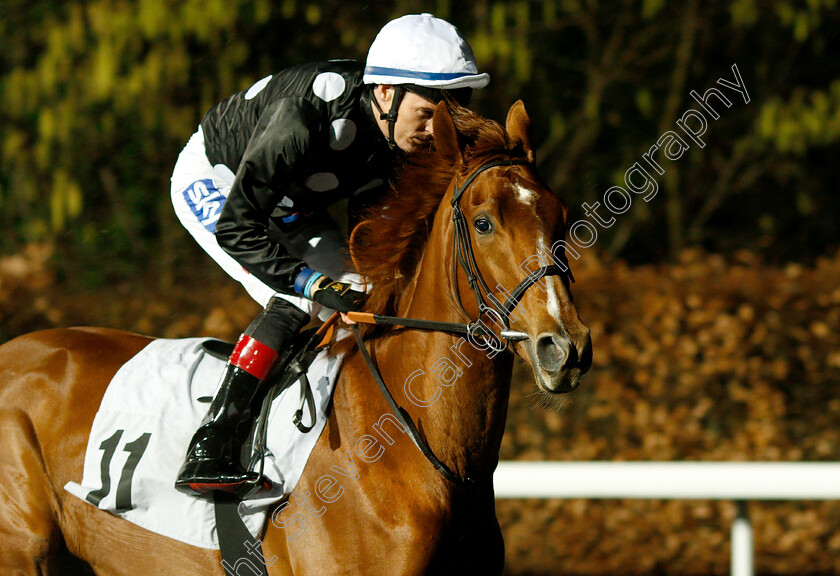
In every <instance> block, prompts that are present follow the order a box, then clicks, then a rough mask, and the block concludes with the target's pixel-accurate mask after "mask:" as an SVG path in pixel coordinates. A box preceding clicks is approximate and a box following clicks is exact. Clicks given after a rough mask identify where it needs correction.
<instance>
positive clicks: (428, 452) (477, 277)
mask: <svg viewBox="0 0 840 576" xmlns="http://www.w3.org/2000/svg"><path fill="white" fill-rule="evenodd" d="M517 165H530V163H529V162H528V161H526V160H524V159H510V160H492V161H490V162H486V163H484V164H482V165H481V166H479V167H478V169H476V170H475V171H474V172H473V173H472V174H470V176H469V177H467V179H466V180H464V182H463V183H462V184H461V185H460V186H456V187H455V190H454V192H453V194H452V221H453V223H454V236H455V238H454V246H453V251H452V277H453V282H455V290H454V292H455V295H456V298H457V301H458V306H459V307H460V309H461V312H462V313H463V314H464V316H466V317H467V318H468V319H469V320H470V321H469V322H467V323H459V322H440V321H435V320H422V319H419V318H404V317H399V316H383V315H379V314H371V313H369V312H347V313H346V315H347V318H348V319H349V320H351V321H353V322H359V323H363V324H387V325H391V326H402V327H405V328H409V329H415V330H430V331H434V332H446V333H449V334H455V335H459V336H469V335H473V336H480V337H483V338H485V339H489V338H490V337H491V334H489V333H488V330H486V329H485V328H483V327H482V325H481V324H480V320H481V316H482V314H484V313H486V312H490V313H495V314H496V315H497V316H499V318H501V320H502V322H503V323H504V330H501V331H500V336H501V338H504V339H505V340H507V341H508V345H509V344H510V342H513V341H519V340H527V339H528V335H527V334H525V333H524V332H518V331H515V330H511V329H510V323H509V321H508V316H509V315H510V314H511V312H512V311H513V309H514V308H515V307H516V305H517V304H518V303H519V301H520V300H521V298H522V296H523V295H524V294H525V291H526V290H528V288H530V287H531V286H533V285H534V284H535V283H536V282H537V281H538V280H540V279H542V278H544V277H545V276H561V275H564V274H568V275H569V278H570V279H571V280H572V281H573V282H574V279H573V278H572V276H571V271H570V270H569V268H568V266H566V270H563V269H562V268H561V267H560V266H557V265H551V266H543V267H541V268H538V269H536V270H534V271H533V272H531V273H530V274H528V275H527V276H526V277H525V278H524V279H523V280H522V281H521V282H520V283H519V284H518V285H517V286H516V288H514V289H513V291H512V292H511V293H510V294H509V295H508V298H507V299H506V300H505V302H504V303H501V302H499V300H498V299H496V297H495V296H493V294H492V292H491V291H490V289H489V288H488V286H487V283H486V282H485V281H484V278H482V276H481V272H480V271H479V269H478V264H477V263H476V260H475V253H474V252H473V249H472V243H471V242H470V235H469V229H468V227H467V223H466V219H465V218H464V214H463V212H462V211H461V197H462V196H463V195H464V192H466V191H467V189H468V188H469V186H470V185H471V184H472V183H473V181H474V180H475V179H476V178H477V177H478V175H479V174H481V173H482V172H484V171H486V170H489V169H491V168H495V167H498V166H517ZM459 264H460V266H461V269H462V270H463V271H464V273H465V274H466V276H467V282H468V284H469V285H470V288H471V289H472V291H473V294H474V295H475V299H476V303H477V305H478V318H477V319H476V320H472V319H471V318H470V315H469V314H468V313H467V311H466V309H465V308H464V305H463V303H462V302H461V295H460V293H459V291H458V286H457V282H458V275H457V266H458V265H459ZM485 295H486V296H487V300H489V301H490V305H488V304H487V301H486V300H485V297H484V296H485ZM351 328H352V330H353V337H354V338H355V339H356V344H357V345H358V347H359V351H360V352H361V354H362V358H364V361H365V364H367V367H368V370H370V373H371V375H373V379H374V380H375V381H376V385H377V386H378V387H379V390H380V391H381V392H382V395H383V396H384V397H385V400H386V401H387V402H388V406H389V407H390V408H391V412H393V414H394V416H395V417H396V418H397V420H398V421H399V422H400V424H401V425H402V427H403V428H404V429H405V431H406V433H407V434H408V435H409V437H410V438H411V440H412V441H413V442H414V444H415V445H416V446H417V448H419V449H420V452H422V453H423V455H424V456H425V457H426V459H427V460H428V461H429V462H430V463H431V464H432V465H433V466H434V467H435V469H436V470H437V471H438V472H440V474H441V475H442V476H443V477H444V478H446V479H447V480H449V481H450V482H452V483H454V484H457V485H460V486H473V485H475V484H477V483H479V482H480V481H481V480H483V478H482V479H475V478H471V477H469V476H461V475H459V474H456V473H455V472H453V471H452V470H450V469H449V468H448V467H447V466H446V464H444V463H443V462H441V461H440V459H438V457H437V456H435V454H434V452H432V449H431V448H430V447H429V445H428V444H427V443H426V441H425V440H423V438H422V437H421V435H420V432H419V431H418V430H417V426H416V425H415V424H414V421H413V420H412V419H411V416H410V415H409V414H408V412H406V411H405V409H403V408H402V407H401V406H399V405H398V404H397V402H396V400H394V397H393V396H392V395H391V392H390V390H388V386H387V384H386V383H385V381H384V380H383V379H382V375H381V374H380V372H379V368H378V367H377V365H376V363H375V362H374V360H373V358H371V356H370V353H369V352H368V350H367V346H366V345H365V342H364V340H363V339H362V335H361V333H360V332H359V328H358V326H355V325H354V326H351ZM488 345H489V346H491V347H492V344H489V343H488ZM491 474H492V472H491Z"/></svg>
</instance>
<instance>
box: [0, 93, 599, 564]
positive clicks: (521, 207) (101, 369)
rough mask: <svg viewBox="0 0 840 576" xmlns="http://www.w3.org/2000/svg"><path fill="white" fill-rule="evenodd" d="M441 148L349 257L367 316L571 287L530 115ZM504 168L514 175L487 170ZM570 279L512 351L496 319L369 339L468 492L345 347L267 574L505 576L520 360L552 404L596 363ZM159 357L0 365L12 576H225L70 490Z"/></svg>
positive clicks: (413, 314) (460, 117) (517, 331)
mask: <svg viewBox="0 0 840 576" xmlns="http://www.w3.org/2000/svg"><path fill="white" fill-rule="evenodd" d="M433 128H434V136H435V145H436V152H430V153H428V154H423V155H421V157H419V158H415V159H412V161H411V162H412V163H411V164H409V165H407V166H406V167H405V168H404V170H403V171H402V173H401V176H400V177H399V179H398V180H397V184H396V185H395V187H394V188H395V192H393V193H392V196H391V197H390V198H389V199H387V200H386V201H385V202H384V203H383V205H382V207H380V208H378V209H373V210H372V212H371V214H369V215H368V218H367V220H365V221H364V222H363V223H362V224H361V225H360V226H361V227H360V228H357V233H356V234H355V235H354V238H353V241H352V243H351V248H352V249H353V252H354V257H355V260H356V263H357V266H358V267H359V270H360V271H361V272H362V273H363V275H364V276H365V277H366V278H367V279H368V281H369V282H370V283H371V284H372V288H371V291H370V294H369V296H368V299H367V301H366V304H365V310H366V311H368V312H372V313H375V314H377V315H380V316H383V315H386V314H391V315H396V316H400V317H407V318H419V319H425V320H432V321H440V322H451V323H460V324H461V325H462V326H463V325H465V324H464V323H465V321H466V320H467V316H469V318H471V319H473V320H477V319H479V305H478V303H477V299H478V298H484V299H489V296H488V292H487V291H486V287H487V286H490V287H496V288H495V289H493V290H492V292H494V293H495V295H496V296H497V301H504V300H506V299H507V298H508V297H509V296H510V295H511V292H516V290H513V287H516V286H520V283H522V281H523V279H524V278H526V277H527V276H528V270H529V269H533V268H535V267H536V266H537V265H539V266H545V265H546V264H547V263H550V262H548V259H549V258H550V257H554V259H555V260H554V261H555V263H557V264H561V266H560V268H564V266H562V262H565V256H564V254H565V251H564V250H563V247H564V246H565V244H564V242H563V240H562V239H563V238H564V237H565V233H566V229H565V228H566V222H565V216H566V207H565V205H564V204H563V203H562V202H561V201H560V200H559V199H558V198H557V197H556V196H555V195H554V194H553V193H552V192H551V191H550V190H548V188H547V187H546V186H545V184H544V183H543V182H542V180H540V178H539V176H538V175H537V172H536V169H535V166H534V161H535V159H534V150H533V147H532V144H531V139H530V136H529V128H530V121H529V119H528V116H527V114H526V112H525V108H524V106H523V105H522V103H521V102H517V103H516V104H514V106H513V107H512V108H511V109H510V112H509V113H508V117H507V122H506V127H505V128H502V127H501V126H500V125H499V124H497V123H495V122H492V121H489V120H485V119H482V118H480V117H478V116H476V115H474V114H473V113H471V112H469V111H467V110H465V109H461V108H458V107H454V106H448V105H446V104H445V103H441V104H440V105H439V106H438V107H437V109H436V111H435V115H434V120H433ZM511 160H512V162H511ZM493 161H501V162H500V163H499V164H490V165H488V162H493ZM478 170H480V173H479V172H478ZM471 175H474V179H472V180H471V181H469V182H467V181H468V179H469V177H470V176H471ZM465 182H466V183H467V184H468V186H467V187H466V189H464V188H463V185H464V183H465ZM459 187H460V189H459ZM456 190H459V192H458V194H459V195H460V194H461V193H462V196H461V197H460V203H459V205H458V206H457V208H456V207H453V202H452V199H453V193H455V191H456ZM455 210H459V211H461V213H462V214H461V215H462V217H463V218H462V224H464V228H463V230H462V236H461V237H462V238H464V236H463V235H464V234H466V240H467V242H468V244H469V253H470V254H471V257H470V258H467V260H468V261H469V260H470V259H471V260H472V263H473V264H474V270H473V272H474V274H470V273H468V272H467V273H465V264H464V260H463V259H464V253H463V252H460V251H458V250H459V249H458V247H457V246H456V243H455V241H454V237H455V230H454V228H456V227H457V226H456V225H455V224H454V223H453V211H455ZM537 255H539V258H535V256H537ZM552 255H553V256H552ZM575 256H577V255H576V254H575ZM535 262H536V263H537V264H535ZM466 264H467V265H468V264H469V262H467V263H466ZM529 266H530V268H529ZM471 276H477V277H478V278H479V280H480V281H479V283H478V284H476V283H475V282H476V278H475V277H472V278H471ZM569 279H570V276H569V275H566V274H557V269H556V268H555V269H554V273H553V275H548V276H545V277H542V278H539V277H537V276H533V277H532V278H531V280H530V281H529V282H526V283H525V288H527V289H525V290H524V293H520V294H515V296H516V298H514V299H513V300H511V303H512V304H516V306H515V307H514V308H513V310H512V313H511V314H510V318H509V324H510V325H509V326H507V327H506V328H508V329H509V330H508V335H510V334H511V333H513V334H514V335H515V337H511V339H510V340H507V341H504V344H505V346H503V349H501V350H500V351H499V350H497V349H494V348H492V346H491V344H492V341H493V338H491V337H490V336H489V332H490V331H492V332H493V333H494V334H495V333H496V332H498V331H499V326H496V325H495V324H499V321H500V320H501V321H502V322H501V323H502V324H504V323H505V322H504V320H508V319H499V318H498V317H497V318H496V320H497V322H495V324H494V323H493V322H490V321H489V320H488V319H487V318H486V316H487V314H484V316H485V320H484V325H485V326H487V327H488V328H489V330H488V331H485V332H484V333H483V336H480V337H471V338H469V339H464V338H463V337H460V338H459V337H457V336H456V335H453V334H452V333H448V332H438V331H429V330H414V329H409V328H405V327H402V328H401V327H393V326H392V327H383V326H364V330H363V333H364V336H365V338H366V342H365V344H366V347H367V350H368V351H369V352H370V355H371V356H372V357H373V358H374V362H376V364H377V365H378V367H379V371H380V373H381V377H382V379H383V380H384V382H386V383H387V384H388V386H389V388H390V390H391V392H392V393H393V396H394V398H395V400H396V402H397V403H398V404H399V405H400V406H401V407H403V408H404V409H405V412H406V413H407V414H408V415H409V416H410V418H411V419H412V420H413V421H414V422H415V423H416V426H417V430H418V431H419V436H420V437H421V438H422V441H423V442H425V444H426V445H427V446H428V447H429V448H430V450H431V451H432V452H433V454H434V456H436V457H437V458H438V459H439V461H440V462H442V463H443V464H444V465H445V467H446V468H447V470H450V471H451V472H452V474H454V475H455V476H457V477H458V478H466V477H469V478H470V479H471V480H470V481H459V480H458V479H455V480H453V479H452V477H451V476H450V477H446V476H445V475H444V474H441V473H439V472H438V470H436V468H435V467H434V466H432V465H431V464H430V459H429V458H427V457H425V456H424V454H423V453H421V451H420V450H418V448H417V446H415V445H414V443H413V441H412V439H411V438H410V437H408V435H407V434H406V433H405V431H404V429H403V428H402V427H401V426H398V425H396V424H395V421H396V420H395V419H394V418H393V417H392V416H389V415H391V414H392V412H391V410H390V409H389V405H388V404H387V403H386V400H385V398H384V396H383V394H382V393H381V392H380V391H379V390H378V389H377V386H376V384H375V382H374V379H373V377H372V375H371V372H370V371H369V369H368V368H367V367H366V364H365V362H364V359H363V357H362V355H361V354H360V353H359V349H358V348H356V347H355V344H354V343H353V342H352V339H350V338H345V339H343V340H341V341H339V342H337V343H336V344H335V347H336V348H337V349H343V350H344V351H345V353H346V355H345V360H344V365H343V368H342V371H341V374H340V376H339V380H338V382H337V384H336V388H335V392H334V396H333V401H332V407H331V410H330V413H329V417H328V421H327V424H326V427H325V429H324V431H323V433H322V434H321V436H320V437H319V439H318V441H317V444H316V446H315V448H314V451H313V453H312V455H311V457H310V459H309V462H308V463H307V465H306V469H305V471H304V474H303V476H302V477H301V479H300V482H299V483H298V485H297V487H296V488H295V490H294V492H293V493H292V495H291V497H290V498H288V500H285V501H283V502H282V503H280V504H279V506H278V507H276V508H275V509H274V510H273V514H272V515H271V516H270V518H269V521H267V522H266V529H265V531H264V534H263V537H262V553H263V555H264V558H265V563H266V565H267V570H268V574H269V575H271V576H275V575H276V576H279V575H292V574H296V575H309V574H319V575H325V574H354V575H355V574H366V575H369V574H387V575H389V576H393V575H419V574H436V575H440V574H500V573H501V571H502V568H503V564H504V545H503V541H502V535H501V530H500V528H499V524H498V522H497V520H496V514H495V502H494V495H493V483H492V473H493V470H494V468H495V466H496V464H497V462H498V457H499V447H500V444H501V440H502V434H503V431H504V427H505V418H506V413H507V405H508V397H509V391H510V380H511V372H512V363H513V359H514V356H515V355H519V356H520V357H522V358H523V359H524V361H525V362H526V363H528V364H529V365H530V367H531V369H532V370H533V372H534V375H535V379H536V381H537V383H538V387H539V389H540V390H542V392H543V393H544V394H545V395H546V396H547V397H554V396H556V395H558V394H561V393H563V392H568V391H570V390H573V389H574V388H575V387H576V386H577V384H578V382H579V380H580V377H581V375H582V374H583V373H585V372H586V370H587V369H588V368H589V365H590V363H591V357H592V353H591V344H590V338H589V330H588V329H587V328H586V327H585V326H584V325H583V323H582V322H581V320H580V319H579V317H578V314H577V312H576V310H575V307H574V305H573V303H572V298H571V294H570V290H569ZM480 286H485V288H481V287H480ZM503 289H504V290H506V291H507V292H505V291H504V290H503ZM520 292H521V291H520ZM485 306H486V305H485ZM483 310H484V311H485V312H486V308H483ZM511 330H512V332H511ZM497 340H498V339H497ZM498 341H499V342H501V340H498ZM149 342H150V338H147V337H144V336H139V335H135V334H129V333H125V332H119V331H114V330H106V329H94V328H90V329H88V328H78V329H63V330H49V331H43V332H36V333H33V334H29V335H26V336H22V337H20V338H17V339H15V340H13V341H10V342H8V343H6V344H4V345H3V346H1V347H0V382H2V385H0V386H2V387H0V437H2V438H3V448H4V450H3V452H2V454H0V482H2V496H0V573H2V574H27V575H30V574H31V575H35V574H56V573H58V574H63V573H66V571H64V570H63V566H61V565H60V562H59V561H56V554H57V552H59V551H60V550H62V549H64V547H65V546H66V550H69V551H70V552H71V553H72V554H73V555H75V556H77V557H78V558H81V559H83V560H84V561H85V562H86V563H87V564H89V566H90V567H91V568H92V569H93V571H94V572H95V573H96V574H98V575H109V576H110V575H128V574H151V575H158V574H160V575H169V574H173V575H174V574H177V575H183V574H217V575H220V576H221V575H222V574H224V570H223V568H222V566H221V565H220V555H219V552H218V551H214V550H207V549H201V548H196V547H192V546H190V545H187V544H184V543H181V542H178V541H175V540H171V539H169V538H166V537H163V536H159V535H157V534H154V533H152V532H149V531H146V530H144V529H142V528H140V527H138V526H136V525H134V524H131V523H129V522H126V521H124V520H121V519H120V518H118V517H116V516H112V515H110V514H108V513H106V512H103V511H101V510H99V509H97V508H95V507H94V506H91V505H90V504H88V503H86V502H83V501H82V500H80V499H78V498H76V497H74V496H71V495H70V494H68V493H67V492H65V491H64V489H63V486H64V485H65V484H66V483H67V482H68V481H76V482H78V481H80V480H81V478H82V467H83V458H84V454H85V447H86V444H87V441H88V433H89V431H90V428H91V423H92V421H93V418H94V415H95V414H96V411H97V408H98V406H99V403H100V400H101V398H102V395H103V394H104V391H105V389H106V386H107V385H108V382H109V381H110V380H111V378H112V376H113V375H114V373H115V372H116V371H117V370H118V369H119V367H120V366H121V365H123V364H124V363H125V362H126V361H128V360H129V358H131V357H132V356H134V355H135V354H136V353H137V352H138V351H140V350H141V349H142V348H143V347H144V346H146V345H147V344H148V343H149ZM173 474H174V471H173ZM257 552H258V551H257ZM240 568H241V567H240ZM237 573H238V574H240V575H241V574H251V573H253V572H249V571H248V570H247V569H242V570H240V569H237Z"/></svg>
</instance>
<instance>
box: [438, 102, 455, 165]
mask: <svg viewBox="0 0 840 576" xmlns="http://www.w3.org/2000/svg"><path fill="white" fill-rule="evenodd" d="M432 133H433V134H434V138H435V149H436V150H437V151H438V153H439V154H441V155H442V156H443V157H444V158H446V159H447V160H449V161H450V162H451V163H452V164H458V163H460V162H461V161H462V160H463V155H462V154H461V147H460V146H458V131H457V130H456V129H455V122H453V121H452V116H450V114H449V109H448V108H447V107H446V102H443V101H442V102H439V103H438V105H437V107H436V108H435V115H434V117H433V118H432Z"/></svg>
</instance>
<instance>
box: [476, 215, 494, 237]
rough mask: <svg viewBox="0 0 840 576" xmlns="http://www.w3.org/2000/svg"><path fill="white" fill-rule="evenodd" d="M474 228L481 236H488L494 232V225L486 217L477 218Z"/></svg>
mask: <svg viewBox="0 0 840 576" xmlns="http://www.w3.org/2000/svg"><path fill="white" fill-rule="evenodd" d="M473 226H474V227H475V229H476V231H477V232H478V233H479V234H487V233H489V232H490V231H491V230H493V224H491V223H490V220H488V219H487V218H484V217H481V218H476V219H475V221H474V222H473Z"/></svg>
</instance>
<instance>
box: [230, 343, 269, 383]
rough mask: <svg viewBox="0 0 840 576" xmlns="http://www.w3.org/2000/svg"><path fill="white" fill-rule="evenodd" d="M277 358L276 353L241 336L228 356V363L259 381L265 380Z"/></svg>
mask: <svg viewBox="0 0 840 576" xmlns="http://www.w3.org/2000/svg"><path fill="white" fill-rule="evenodd" d="M277 356H278V353H277V352H276V351H275V350H272V349H271V348H269V347H268V346H266V345H265V344H263V343H262V342H260V341H259V340H254V339H253V338H251V337H250V336H247V335H245V334H243V335H242V336H240V338H239V342H237V343H236V348H234V349H233V353H232V354H231V355H230V363H231V364H232V365H233V366H236V367H237V368H241V369H242V370H244V371H245V372H247V373H248V374H250V375H251V376H254V377H255V378H258V379H259V380H265V377H266V376H268V373H269V372H271V368H272V367H273V366H274V362H275V361H276V360H277Z"/></svg>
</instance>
